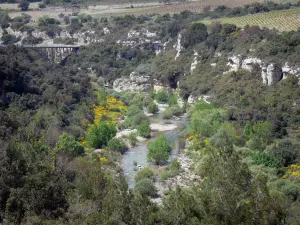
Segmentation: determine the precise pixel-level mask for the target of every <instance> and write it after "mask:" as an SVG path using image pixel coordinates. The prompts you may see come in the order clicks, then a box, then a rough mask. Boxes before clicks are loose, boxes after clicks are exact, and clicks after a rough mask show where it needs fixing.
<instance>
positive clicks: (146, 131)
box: [138, 120, 151, 138]
mask: <svg viewBox="0 0 300 225" xmlns="http://www.w3.org/2000/svg"><path fill="white" fill-rule="evenodd" d="M138 133H139V135H141V136H142V137H144V138H150V137H151V129H150V122H149V121H148V120H144V121H143V122H142V124H141V125H140V126H138Z"/></svg>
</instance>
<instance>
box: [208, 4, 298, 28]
mask: <svg viewBox="0 0 300 225" xmlns="http://www.w3.org/2000/svg"><path fill="white" fill-rule="evenodd" d="M216 21H219V22H221V23H231V24H235V25H237V26H238V27H244V26H246V25H258V26H260V27H267V28H275V29H277V30H280V31H290V30H297V29H298V28H299V27H300V8H296V9H290V10H282V11H273V12H268V13H259V14H253V15H247V16H241V17H233V18H221V19H217V20H209V21H203V22H204V23H212V22H216Z"/></svg>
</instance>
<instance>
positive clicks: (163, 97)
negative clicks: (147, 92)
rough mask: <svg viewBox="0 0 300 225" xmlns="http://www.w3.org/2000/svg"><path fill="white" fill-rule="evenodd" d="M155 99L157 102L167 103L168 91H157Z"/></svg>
mask: <svg viewBox="0 0 300 225" xmlns="http://www.w3.org/2000/svg"><path fill="white" fill-rule="evenodd" d="M155 100H156V101H157V102H159V103H167V102H168V100H169V95H168V92H166V91H158V92H157V93H156V94H155Z"/></svg>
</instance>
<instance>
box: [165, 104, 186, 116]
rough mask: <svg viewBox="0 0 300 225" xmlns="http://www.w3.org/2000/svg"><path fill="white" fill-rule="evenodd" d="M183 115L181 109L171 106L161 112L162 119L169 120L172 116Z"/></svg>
mask: <svg viewBox="0 0 300 225" xmlns="http://www.w3.org/2000/svg"><path fill="white" fill-rule="evenodd" d="M183 113H184V112H183V109H181V108H180V107H179V105H173V106H171V107H168V108H166V110H165V111H164V112H163V118H164V119H171V118H172V117H173V116H181V115H182V114H183Z"/></svg>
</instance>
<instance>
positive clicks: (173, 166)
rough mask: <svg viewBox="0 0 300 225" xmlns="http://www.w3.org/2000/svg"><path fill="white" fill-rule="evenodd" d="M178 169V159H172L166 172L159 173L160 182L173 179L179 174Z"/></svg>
mask: <svg viewBox="0 0 300 225" xmlns="http://www.w3.org/2000/svg"><path fill="white" fill-rule="evenodd" d="M180 168H181V165H180V162H179V161H178V159H177V158H176V159H173V160H172V161H171V162H170V163H169V165H168V167H167V170H166V171H163V172H161V174H160V180H167V179H169V178H171V177H174V176H176V175H178V174H179V172H180Z"/></svg>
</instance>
